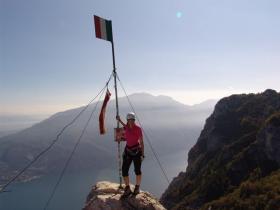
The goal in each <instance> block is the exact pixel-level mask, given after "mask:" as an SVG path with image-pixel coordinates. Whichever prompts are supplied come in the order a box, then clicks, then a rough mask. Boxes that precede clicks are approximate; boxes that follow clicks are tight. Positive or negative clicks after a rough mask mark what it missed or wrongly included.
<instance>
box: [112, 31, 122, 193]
mask: <svg viewBox="0 0 280 210" xmlns="http://www.w3.org/2000/svg"><path fill="white" fill-rule="evenodd" d="M112 34H113V31H112ZM111 44H112V57H113V76H114V86H115V96H116V113H117V116H119V101H118V86H117V69H116V63H115V50H114V41H113V39H112V41H111ZM117 128H120V122H119V121H117ZM117 143H118V164H119V183H120V186H119V188H122V171H121V165H122V163H121V145H120V141H118V142H117Z"/></svg>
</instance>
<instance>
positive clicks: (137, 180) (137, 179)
mask: <svg viewBox="0 0 280 210" xmlns="http://www.w3.org/2000/svg"><path fill="white" fill-rule="evenodd" d="M141 178H142V175H136V185H138V186H140V184H141Z"/></svg>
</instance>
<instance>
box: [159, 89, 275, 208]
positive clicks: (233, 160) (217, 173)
mask: <svg viewBox="0 0 280 210" xmlns="http://www.w3.org/2000/svg"><path fill="white" fill-rule="evenodd" d="M279 168H280V94H279V93H277V92H276V91H274V90H266V91H265V92H263V93H260V94H248V95H246V94H242V95H232V96H230V97H226V98H223V99H221V100H220V101H219V102H218V103H217V104H216V106H215V110H214V112H213V113H212V115H211V116H210V117H209V118H208V119H207V120H206V123H205V126H204V128H203V130H202V132H201V134H200V137H199V138H198V140H197V143H196V144H195V145H194V146H193V148H192V149H191V150H190V152H189V155H188V167H187V169H186V171H185V172H181V173H180V174H179V175H178V177H176V178H175V179H174V180H173V181H172V183H171V184H170V186H169V187H168V189H167V190H166V191H165V193H164V194H163V195H162V197H161V203H163V204H164V206H165V207H166V208H168V209H172V210H175V209H191V210H193V209H208V208H209V207H210V203H212V204H214V203H215V201H218V200H219V205H217V206H215V207H216V208H215V209H247V206H246V205H247V204H248V203H253V204H254V205H255V206H251V207H250V208H252V209H270V207H268V206H266V204H268V203H271V202H272V203H273V202H274V201H275V200H277V199H278V200H279V198H280V191H279V190H276V191H275V188H273V185H269V184H267V185H266V186H267V188H265V189H260V187H261V186H262V185H261V184H259V183H260V182H262V183H268V182H275V184H277V183H279V182H278V181H276V180H277V179H278V177H279V175H278V174H280V172H279V171H278V172H277V170H278V169H279ZM274 172H275V173H277V174H274V175H273V176H272V175H271V174H272V173H274ZM270 176H272V177H270ZM275 177H276V178H275ZM261 180H264V181H261ZM272 180H273V181H272ZM244 186H250V187H251V186H257V187H256V188H253V189H251V188H250V187H249V190H248V192H249V193H247V194H246V193H245V194H246V195H247V197H246V199H247V200H246V202H245V201H244V200H242V199H245V198H244V197H242V196H243V195H244V194H242V193H240V192H243V191H244V189H247V187H244ZM278 189H279V188H278ZM250 190H251V191H250ZM245 191H246V190H245ZM269 191H271V193H270V194H269V193H268V192H269ZM272 191H273V192H272ZM234 192H235V193H234ZM259 192H262V193H260V195H261V196H262V198H263V197H264V196H266V199H263V202H262V203H260V199H259V201H257V200H256V198H257V196H256V195H259V194H258V193H259ZM263 192H267V193H266V194H265V193H263ZM250 193H251V194H250ZM251 195H255V197H254V196H252V197H251ZM227 196H229V197H230V198H232V199H229V197H227ZM233 198H234V199H233ZM259 198H260V197H259ZM230 200H231V201H233V200H234V202H232V203H235V204H237V203H238V204H240V205H239V206H237V207H234V206H231V207H230V208H229V206H227V207H225V206H223V205H222V204H221V203H222V202H223V201H227V202H229V201H230ZM237 201H240V202H237ZM241 201H242V202H241ZM243 201H244V202H243ZM275 205H278V206H277V208H275ZM271 206H273V208H274V209H280V204H279V202H278V203H277V202H276V204H274V203H273V205H271ZM271 208H272V207H271ZM273 208H272V209H273Z"/></svg>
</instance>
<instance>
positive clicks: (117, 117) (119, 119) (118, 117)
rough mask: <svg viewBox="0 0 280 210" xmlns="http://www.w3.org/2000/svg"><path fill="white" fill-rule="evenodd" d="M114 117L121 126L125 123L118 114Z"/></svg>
mask: <svg viewBox="0 0 280 210" xmlns="http://www.w3.org/2000/svg"><path fill="white" fill-rule="evenodd" d="M116 119H117V120H118V121H119V122H120V123H121V124H122V126H125V123H124V122H123V121H122V120H121V118H120V116H116Z"/></svg>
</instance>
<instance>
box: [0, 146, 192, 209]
mask: <svg viewBox="0 0 280 210" xmlns="http://www.w3.org/2000/svg"><path fill="white" fill-rule="evenodd" d="M161 162H162V164H163V166H164V168H165V169H166V172H167V175H168V177H169V179H170V181H171V180H172V178H174V177H175V176H177V175H178V173H179V172H180V171H185V168H186V166H187V152H186V151H178V153H176V154H172V155H167V156H164V158H162V159H161ZM142 172H143V180H142V186H141V189H142V190H144V191H149V192H150V193H152V194H153V195H155V196H156V197H158V198H159V197H160V195H161V194H162V193H163V192H164V190H165V189H166V188H167V186H168V183H167V181H166V180H165V179H164V177H163V175H162V173H161V170H160V168H159V166H158V164H157V163H156V161H155V160H153V159H150V160H144V162H143V167H142ZM130 174H131V182H132V183H134V181H135V178H134V177H135V176H134V173H133V166H132V167H131V169H130ZM57 179H58V176H57V175H53V176H48V177H44V178H41V179H38V180H34V181H31V182H27V183H18V184H13V185H12V186H11V187H10V188H9V190H11V192H7V193H2V194H0V210H39V209H43V208H44V206H45V203H46V202H47V199H48V197H49V196H50V193H51V191H52V188H53V186H54V184H55V182H56V180H57ZM104 180H108V181H113V182H118V180H119V179H118V171H117V168H110V169H106V170H99V171H86V172H85V171H84V172H81V173H72V174H66V175H65V176H64V178H63V180H62V182H61V183H60V185H59V187H58V189H57V191H56V194H55V196H54V198H53V199H52V201H51V203H50V205H49V207H48V209H50V210H63V209H67V210H77V209H78V210H79V209H82V207H83V206H84V203H85V200H86V197H87V195H88V193H89V191H90V189H91V187H92V186H93V185H94V184H95V183H96V182H97V181H104Z"/></svg>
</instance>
